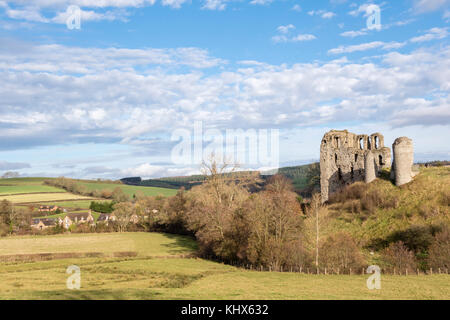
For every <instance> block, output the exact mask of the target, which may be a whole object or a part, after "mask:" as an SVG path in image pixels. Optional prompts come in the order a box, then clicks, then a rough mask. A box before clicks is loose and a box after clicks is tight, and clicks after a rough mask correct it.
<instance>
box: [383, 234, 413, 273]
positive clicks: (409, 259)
mask: <svg viewBox="0 0 450 320" xmlns="http://www.w3.org/2000/svg"><path fill="white" fill-rule="evenodd" d="M381 256H382V261H383V263H384V265H385V266H386V267H388V268H390V269H394V268H395V269H397V270H399V271H404V270H408V271H409V272H413V271H415V270H416V268H417V260H416V258H415V256H414V252H413V251H411V250H409V249H408V248H407V247H406V246H405V244H404V243H403V242H402V241H398V242H394V243H391V245H390V246H389V247H388V248H386V249H384V250H383V251H382V253H381Z"/></svg>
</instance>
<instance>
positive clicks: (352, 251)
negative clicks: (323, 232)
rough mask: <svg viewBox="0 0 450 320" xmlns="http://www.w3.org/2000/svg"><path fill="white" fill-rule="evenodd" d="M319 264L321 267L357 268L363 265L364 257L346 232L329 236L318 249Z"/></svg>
mask: <svg viewBox="0 0 450 320" xmlns="http://www.w3.org/2000/svg"><path fill="white" fill-rule="evenodd" d="M319 264H320V265H321V266H323V267H327V268H332V269H337V268H339V269H340V270H344V269H347V270H348V269H349V268H352V269H354V270H357V269H359V268H361V267H362V266H363V265H364V258H363V256H362V254H361V252H360V251H359V248H358V246H357V245H356V243H355V241H354V240H353V238H352V236H351V235H349V234H348V233H344V232H341V233H337V234H334V235H331V236H329V237H328V238H327V239H326V240H325V242H323V243H322V245H321V246H320V249H319Z"/></svg>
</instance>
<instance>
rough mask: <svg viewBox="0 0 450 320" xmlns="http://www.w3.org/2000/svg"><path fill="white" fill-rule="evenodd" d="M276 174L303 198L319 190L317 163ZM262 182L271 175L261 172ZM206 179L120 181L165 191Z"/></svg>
mask: <svg viewBox="0 0 450 320" xmlns="http://www.w3.org/2000/svg"><path fill="white" fill-rule="evenodd" d="M278 174H281V175H284V176H285V177H287V178H289V179H291V180H292V183H293V185H294V188H295V190H296V191H297V192H298V193H299V194H302V195H304V196H309V195H310V194H311V192H312V191H314V190H318V189H319V182H320V168H319V164H318V163H311V164H306V165H301V166H292V167H284V168H280V169H278ZM260 176H261V178H262V179H263V180H267V179H268V178H269V177H270V176H271V175H269V174H268V172H261V173H260ZM205 179H206V177H205V176H204V175H192V176H179V177H166V178H158V179H148V180H141V178H140V177H129V178H123V179H121V181H122V183H124V184H128V185H134V186H142V187H158V188H167V189H180V188H181V187H184V188H185V189H186V190H189V189H191V188H192V187H194V186H196V185H199V184H202V183H203V181H205Z"/></svg>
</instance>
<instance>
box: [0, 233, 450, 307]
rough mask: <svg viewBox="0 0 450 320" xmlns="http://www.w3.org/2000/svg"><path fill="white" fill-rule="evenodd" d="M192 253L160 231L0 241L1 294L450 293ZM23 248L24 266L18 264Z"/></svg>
mask: <svg viewBox="0 0 450 320" xmlns="http://www.w3.org/2000/svg"><path fill="white" fill-rule="evenodd" d="M111 243H114V246H111ZM194 252H195V243H193V241H192V240H191V239H189V238H186V237H181V236H174V235H167V234H156V233H122V234H119V233H115V234H73V235H57V236H41V237H11V238H6V239H0V299H368V300H373V299H449V298H450V296H449V292H450V277H449V276H448V275H433V276H430V275H428V276H424V275H420V276H416V275H415V276H388V275H382V278H381V279H382V280H381V281H382V290H368V289H367V287H366V280H367V277H368V275H352V276H349V275H309V274H304V273H303V274H300V273H290V272H284V273H280V272H257V271H249V270H244V269H240V268H236V267H233V266H229V265H224V264H220V263H216V262H212V261H207V260H203V259H196V258H182V257H179V255H180V254H189V253H194ZM18 253H22V254H28V256H27V257H24V256H21V258H22V259H28V260H27V262H26V263H24V262H20V261H16V262H14V261H13V258H14V257H11V254H13V255H16V256H17V254H18ZM44 253H51V254H54V256H53V257H52V256H51V255H48V254H47V255H45V254H44ZM70 253H72V255H73V256H72V257H71V256H70ZM88 253H91V256H89V255H88ZM94 253H97V254H96V255H95V256H94V255H93V254H94ZM120 253H122V257H121V254H120ZM124 253H128V255H127V256H125V255H124ZM131 253H135V255H134V256H133V255H132V254H131ZM30 254H34V255H30ZM57 254H59V255H62V254H65V255H66V258H64V259H62V258H58V257H57ZM83 254H84V255H83ZM6 255H8V256H6ZM52 258H53V260H52ZM8 259H9V262H6V260H8ZM48 259H50V260H48ZM44 260H47V261H44ZM70 265H77V266H79V267H80V270H81V289H80V290H68V289H67V288H66V280H67V277H68V275H67V274H66V269H67V267H68V266H70Z"/></svg>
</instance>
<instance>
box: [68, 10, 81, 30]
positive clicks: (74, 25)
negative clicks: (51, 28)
mask: <svg viewBox="0 0 450 320" xmlns="http://www.w3.org/2000/svg"><path fill="white" fill-rule="evenodd" d="M66 13H67V15H68V17H67V19H66V25H67V29H69V30H73V29H78V30H79V29H81V9H80V7H79V6H76V5H71V6H69V7H68V8H67V10H66Z"/></svg>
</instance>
